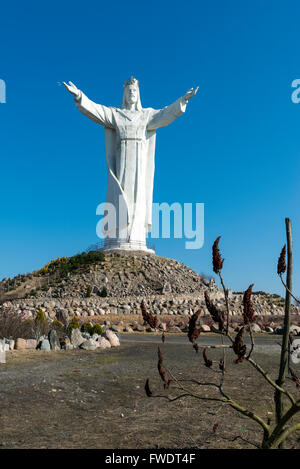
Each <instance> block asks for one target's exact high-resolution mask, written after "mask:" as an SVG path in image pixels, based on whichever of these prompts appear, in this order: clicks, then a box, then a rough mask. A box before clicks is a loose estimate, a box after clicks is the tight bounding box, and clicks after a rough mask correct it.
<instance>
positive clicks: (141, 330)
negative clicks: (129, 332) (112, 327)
mask: <svg viewBox="0 0 300 469" xmlns="http://www.w3.org/2000/svg"><path fill="white" fill-rule="evenodd" d="M145 329H146V328H145V326H142V325H141V324H138V325H137V326H135V328H134V330H135V331H138V332H145Z"/></svg>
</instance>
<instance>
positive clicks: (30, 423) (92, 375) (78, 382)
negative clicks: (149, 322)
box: [0, 334, 300, 449]
mask: <svg viewBox="0 0 300 469" xmlns="http://www.w3.org/2000/svg"><path fill="white" fill-rule="evenodd" d="M204 341H205V342H206V343H211V344H214V343H217V342H219V341H220V338H218V337H216V336H212V335H210V336H206V337H205V338H204V337H201V338H200V341H199V343H201V342H204ZM279 341H280V338H278V336H268V337H266V336H265V337H262V336H260V337H258V338H257V349H256V350H257V351H256V353H255V355H254V357H255V358H256V359H257V361H259V363H260V364H261V365H262V366H264V367H265V369H267V370H268V371H269V373H270V374H271V375H272V371H275V370H276V365H277V363H278V360H279V352H280V347H279V346H278V345H277V342H279ZM159 343H160V344H161V340H160V336H154V335H152V334H151V335H144V334H141V335H136V334H134V335H123V336H122V339H121V347H119V348H113V349H110V350H96V351H90V352H89V351H84V350H73V351H60V352H41V351H27V352H22V351H12V352H7V363H6V364H3V365H0V400H1V411H0V428H1V431H0V447H1V448H3V449H4V448H159V449H161V448H253V447H254V446H253V445H251V444H250V443H249V442H248V441H251V442H253V443H256V444H257V443H259V442H260V440H261V438H262V435H261V430H260V427H259V426H257V425H256V424H255V423H254V422H252V421H250V420H249V419H247V418H245V417H244V416H241V415H240V414H238V413H236V412H235V411H234V410H232V409H231V408H230V407H228V406H226V405H220V403H218V402H207V401H199V400H196V399H193V398H186V399H183V400H178V401H176V402H173V403H168V402H167V401H166V400H165V399H160V398H158V399H152V398H150V399H149V398H147V397H146V395H145V391H144V384H145V380H146V378H150V383H151V387H152V389H153V391H154V390H155V392H156V391H157V392H159V393H160V394H166V391H165V390H164V389H163V386H162V382H161V381H160V378H159V376H158V372H157V344H159ZM161 348H162V350H163V355H164V360H165V363H166V364H168V366H169V368H170V370H172V373H174V374H176V376H177V377H179V378H183V377H191V376H193V377H194V378H197V379H199V380H209V381H216V380H218V378H219V374H218V373H217V371H212V370H210V369H208V368H206V367H205V366H204V364H203V359H202V355H201V354H198V355H196V354H195V352H194V350H193V349H192V347H191V345H190V344H189V343H188V341H187V338H186V337H183V336H178V335H172V336H167V340H166V343H165V344H164V345H163V346H162V345H161ZM208 355H209V358H211V359H213V360H217V361H216V362H215V363H214V369H215V370H218V366H217V363H218V358H219V357H220V352H219V351H216V350H209V351H208ZM227 356H228V359H227V368H228V371H227V378H226V380H225V386H224V388H225V390H226V391H227V392H228V393H229V394H230V395H231V396H232V397H233V398H235V399H237V400H238V401H239V403H240V404H242V405H244V406H247V407H248V408H249V409H251V410H253V411H256V412H258V413H259V414H260V415H261V416H264V417H265V418H266V417H270V418H274V415H273V414H272V412H273V406H272V402H273V389H272V388H271V387H270V386H269V385H268V384H267V383H266V382H265V380H264V379H263V378H262V377H261V376H260V375H258V374H257V372H256V371H255V370H253V368H252V367H251V366H250V365H249V364H248V363H242V364H239V365H236V364H235V363H234V355H233V354H232V352H228V354H227ZM299 368H300V367H299V366H298V372H300V369H299ZM216 382H217V381H216ZM287 386H288V387H289V389H291V390H292V391H293V392H294V395H295V396H298V398H299V394H300V391H299V390H297V389H296V387H295V385H294V383H292V382H291V381H290V380H288V382H287ZM201 393H202V394H203V395H206V396H219V395H218V393H217V392H216V391H213V390H212V389H211V388H207V387H204V388H202V389H201ZM169 394H170V395H172V396H174V395H175V393H174V388H173V390H172V384H171V386H170V390H169ZM297 419H298V420H297V421H300V415H299V417H297ZM215 424H218V426H217V429H216V431H215V432H214V431H213V427H214V425H215ZM237 437H238V438H237ZM246 440H247V441H246ZM288 445H290V446H292V445H293V446H295V447H296V448H300V434H299V433H298V434H296V435H295V436H294V437H293V438H291V440H289V442H288Z"/></svg>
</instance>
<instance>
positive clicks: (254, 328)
mask: <svg viewBox="0 0 300 469" xmlns="http://www.w3.org/2000/svg"><path fill="white" fill-rule="evenodd" d="M250 327H251V330H252V332H254V333H256V332H261V328H260V327H259V325H258V324H255V323H253V324H251V326H250Z"/></svg>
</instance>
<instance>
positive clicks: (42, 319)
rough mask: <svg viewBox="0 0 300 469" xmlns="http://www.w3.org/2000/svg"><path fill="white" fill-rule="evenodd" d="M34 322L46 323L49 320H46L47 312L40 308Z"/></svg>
mask: <svg viewBox="0 0 300 469" xmlns="http://www.w3.org/2000/svg"><path fill="white" fill-rule="evenodd" d="M34 322H35V323H36V324H37V323H42V324H45V323H46V322H47V321H46V316H45V313H44V311H43V310H42V309H40V310H39V311H38V312H37V314H36V317H35V320H34Z"/></svg>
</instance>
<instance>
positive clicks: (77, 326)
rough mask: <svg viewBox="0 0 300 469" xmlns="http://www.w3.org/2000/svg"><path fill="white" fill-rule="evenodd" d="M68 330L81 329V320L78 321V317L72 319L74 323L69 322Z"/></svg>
mask: <svg viewBox="0 0 300 469" xmlns="http://www.w3.org/2000/svg"><path fill="white" fill-rule="evenodd" d="M68 329H69V330H71V329H80V323H79V319H78V317H77V316H74V317H73V318H72V321H70V322H69V324H68Z"/></svg>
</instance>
